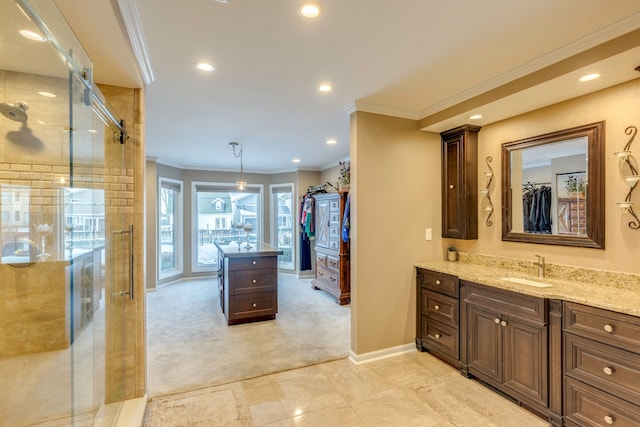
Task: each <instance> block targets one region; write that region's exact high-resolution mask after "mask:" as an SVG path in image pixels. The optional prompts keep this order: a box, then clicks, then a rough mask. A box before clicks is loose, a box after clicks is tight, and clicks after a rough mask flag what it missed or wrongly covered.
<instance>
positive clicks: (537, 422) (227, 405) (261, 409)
mask: <svg viewBox="0 0 640 427" xmlns="http://www.w3.org/2000/svg"><path fill="white" fill-rule="evenodd" d="M225 396H226V397H225ZM198 401H199V402H198ZM172 402H173V403H174V404H173V405H172V404H171V403H172ZM175 402H179V404H175ZM197 408H206V410H197ZM217 425H225V426H271V427H285V426H322V427H324V426H332V427H333V426H394V427H400V426H426V427H428V426H439V427H440V426H443V427H446V426H474V427H475V426H495V427H498V426H504V427H507V426H508V427H511V426H518V427H538V426H539V427H542V426H547V425H549V424H548V423H546V422H545V421H544V420H542V419H540V418H538V417H536V416H535V415H533V414H531V413H529V412H527V411H526V410H524V409H522V408H520V407H518V406H517V405H515V404H513V403H512V402H510V401H508V400H506V399H504V398H503V397H501V396H500V395H498V394H496V393H494V392H493V391H491V390H489V389H487V388H485V387H484V386H482V385H480V384H479V383H477V382H476V381H473V380H469V379H467V378H464V377H463V376H462V375H460V373H459V371H457V370H456V369H454V368H452V367H451V366H449V365H447V364H445V363H444V362H441V361H440V360H438V359H436V358H434V357H433V356H431V355H430V354H428V353H419V352H418V351H416V352H411V353H406V354H403V355H398V356H394V357H391V358H387V359H384V360H379V361H374V362H370V363H366V364H361V365H355V364H353V363H351V362H350V361H349V360H348V359H341V360H337V361H332V362H326V363H321V364H318V365H314V366H309V367H304V368H298V369H294V370H290V371H286V372H281V373H277V374H271V375H264V376H261V377H257V378H254V379H250V380H245V381H238V382H233V383H230V384H225V385H220V386H216V387H210V388H205V389H201V390H198V391H197V393H196V394H193V392H191V394H189V393H186V394H185V393H183V394H175V395H172V396H165V397H163V398H158V399H152V401H151V402H150V405H149V414H148V419H147V424H145V426H146V427H162V426H176V427H177V426H185V427H186V426H217Z"/></svg>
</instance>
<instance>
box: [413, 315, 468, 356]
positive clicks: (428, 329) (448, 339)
mask: <svg viewBox="0 0 640 427" xmlns="http://www.w3.org/2000/svg"><path fill="white" fill-rule="evenodd" d="M422 333H423V336H422V342H423V343H424V344H425V346H426V347H427V348H428V349H430V350H437V351H439V352H441V353H443V354H446V355H447V356H450V357H452V358H453V359H456V360H458V354H459V346H458V329H457V328H452V327H451V326H447V325H444V324H442V323H440V322H437V321H435V320H433V319H430V318H428V317H427V316H422Z"/></svg>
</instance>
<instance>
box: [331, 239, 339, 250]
mask: <svg viewBox="0 0 640 427" xmlns="http://www.w3.org/2000/svg"><path fill="white" fill-rule="evenodd" d="M329 249H331V250H333V251H338V250H340V239H339V238H337V237H336V238H333V237H332V238H331V239H329Z"/></svg>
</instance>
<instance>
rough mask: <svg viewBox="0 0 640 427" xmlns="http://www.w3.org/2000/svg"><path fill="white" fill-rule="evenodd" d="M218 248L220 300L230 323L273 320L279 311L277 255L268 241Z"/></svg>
mask: <svg viewBox="0 0 640 427" xmlns="http://www.w3.org/2000/svg"><path fill="white" fill-rule="evenodd" d="M216 247H217V248H218V254H219V255H218V259H219V265H220V270H219V271H218V275H219V276H218V283H219V293H220V303H221V309H222V312H223V313H224V315H225V318H226V320H227V324H228V325H235V324H238V323H247V322H256V321H261V320H273V319H275V318H276V313H277V312H278V255H282V254H283V251H281V250H279V249H277V248H274V247H273V246H271V245H268V244H266V243H257V244H254V245H252V246H250V247H248V246H246V243H242V244H241V245H238V244H235V243H232V244H229V245H221V244H218V243H216Z"/></svg>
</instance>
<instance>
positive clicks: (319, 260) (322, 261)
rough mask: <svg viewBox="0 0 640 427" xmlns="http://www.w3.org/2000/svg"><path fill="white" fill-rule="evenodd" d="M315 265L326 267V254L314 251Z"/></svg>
mask: <svg viewBox="0 0 640 427" xmlns="http://www.w3.org/2000/svg"><path fill="white" fill-rule="evenodd" d="M316 266H320V267H326V266H327V255H326V254H321V253H316Z"/></svg>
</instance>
